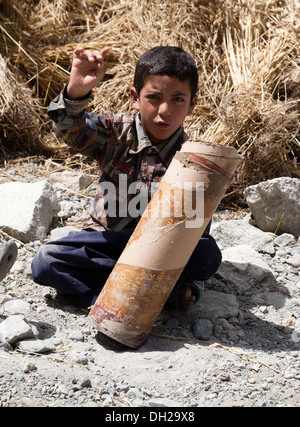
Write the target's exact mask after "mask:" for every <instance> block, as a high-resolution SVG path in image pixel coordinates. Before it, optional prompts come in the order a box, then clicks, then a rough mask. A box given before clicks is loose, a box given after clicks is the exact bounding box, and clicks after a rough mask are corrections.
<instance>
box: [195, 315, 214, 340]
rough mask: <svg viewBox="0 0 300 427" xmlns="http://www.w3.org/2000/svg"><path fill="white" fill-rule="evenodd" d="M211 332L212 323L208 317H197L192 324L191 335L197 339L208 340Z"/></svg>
mask: <svg viewBox="0 0 300 427" xmlns="http://www.w3.org/2000/svg"><path fill="white" fill-rule="evenodd" d="M212 334H213V324H212V322H211V321H210V320H209V319H199V320H197V321H196V322H195V324H194V326H193V335H194V337H195V338H197V339H199V340H208V339H209V337H210V336H211V335H212Z"/></svg>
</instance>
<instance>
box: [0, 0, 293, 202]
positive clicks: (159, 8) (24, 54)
mask: <svg viewBox="0 0 300 427" xmlns="http://www.w3.org/2000/svg"><path fill="white" fill-rule="evenodd" d="M299 22H300V2H299V0H268V1H265V0H250V1H245V0H222V1H215V0H180V1H179V0H178V1H176V0H175V1H174V0H165V1H158V0H151V1H150V0H139V1H137V0H119V1H116V0H110V1H109V2H108V1H107V0H90V1H88V0H81V1H79V0H48V1H47V0H34V1H33V0H23V2H21V3H20V2H17V1H16V0H2V4H1V5H0V54H1V55H2V58H3V60H2V61H1V64H2V63H3V61H4V62H5V63H7V68H6V73H5V74H4V75H5V78H4V77H3V73H2V74H1V72H0V77H1V76H2V79H0V80H1V82H0V90H1V96H0V110H1V112H2V118H1V121H0V138H1V141H0V150H1V151H2V153H3V155H4V154H5V153H6V152H7V151H8V150H12V149H13V146H17V147H18V148H20V147H21V148H23V149H24V151H26V152H32V153H36V152H37V150H42V151H45V150H46V149H49V151H50V152H51V150H52V148H51V147H52V146H53V145H55V147H56V149H57V144H58V141H57V140H56V139H55V137H54V135H53V134H52V132H51V125H50V122H49V120H48V118H47V116H46V107H47V105H48V104H49V102H50V100H51V99H53V98H54V97H55V96H56V95H57V94H58V93H59V91H60V90H61V89H62V88H63V86H64V85H65V84H66V83H67V81H68V77H69V71H70V65H71V62H70V58H71V57H72V51H73V49H74V47H75V46H76V45H77V44H81V45H83V46H84V47H85V48H91V49H94V48H97V49H98V48H101V47H104V46H109V47H110V53H109V55H108V57H107V64H106V65H107V70H108V71H107V75H106V78H105V80H104V81H103V82H102V84H101V86H100V87H99V88H97V89H96V90H95V91H94V97H93V99H92V100H91V104H90V109H93V110H96V111H98V112H103V111H104V110H111V111H114V112H117V111H118V112H119V111H127V112H130V111H131V105H130V102H129V98H128V93H129V89H130V87H131V85H132V80H133V72H134V67H135V64H136V61H137V59H138V58H139V57H140V55H141V54H142V53H143V52H145V51H146V50H147V49H149V48H151V47H153V46H156V45H166V44H168V45H177V46H182V47H183V48H185V49H186V50H187V51H189V52H190V53H191V55H192V56H193V57H194V58H195V60H196V62H197V65H198V69H199V75H200V83H199V104H198V106H197V108H196V110H195V114H194V115H193V117H191V118H189V119H188V120H187V121H186V129H187V131H188V133H189V134H190V135H191V136H192V137H193V138H200V137H201V138H204V139H207V140H209V141H213V142H218V143H220V144H226V145H231V146H234V147H236V148H237V149H238V151H239V152H240V153H241V154H242V155H243V157H244V161H243V163H242V164H241V166H240V168H239V170H238V172H237V174H236V178H235V181H234V183H233V188H231V189H230V194H233V195H234V196H233V197H231V198H230V197H229V198H227V200H229V199H231V200H233V201H234V202H235V201H237V203H238V200H239V199H238V198H239V197H240V195H241V190H242V189H243V188H244V187H245V186H246V185H249V184H253V183H256V182H259V181H261V180H264V179H269V178H272V177H275V176H281V175H285V176H298V177H299V168H298V166H299V164H298V157H299V152H300V143H299V104H300V102H299V98H300V89H299V83H300V61H299V62H297V58H299V57H300V49H299V44H300V42H299V40H300V37H299V28H300V27H299ZM12 141H13V143H12ZM63 150H64V151H65V147H64V149H63ZM56 153H57V151H56Z"/></svg>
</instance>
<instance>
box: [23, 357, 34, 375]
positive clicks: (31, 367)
mask: <svg viewBox="0 0 300 427" xmlns="http://www.w3.org/2000/svg"><path fill="white" fill-rule="evenodd" d="M36 369H37V367H36V364H35V361H34V360H27V361H26V362H25V365H24V367H23V372H24V373H25V374H28V372H31V371H35V370H36Z"/></svg>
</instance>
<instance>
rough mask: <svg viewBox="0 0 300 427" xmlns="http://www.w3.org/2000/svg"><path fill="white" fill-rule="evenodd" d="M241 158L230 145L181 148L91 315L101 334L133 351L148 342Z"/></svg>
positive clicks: (192, 143)
mask: <svg viewBox="0 0 300 427" xmlns="http://www.w3.org/2000/svg"><path fill="white" fill-rule="evenodd" d="M239 160H240V158H239V156H238V154H237V151H236V150H235V149H234V148H231V147H226V146H220V145H213V144H209V143H205V142H201V141H188V142H186V143H184V144H183V145H182V149H181V150H180V151H178V152H177V153H176V155H175V156H174V158H173V160H172V162H171V163H170V166H169V168H168V170H167V172H166V173H165V175H164V177H163V179H162V181H161V183H160V185H159V187H158V190H157V191H156V193H155V194H154V196H153V198H152V200H151V201H150V203H149V204H148V206H147V208H146V210H145V212H144V214H143V215H142V217H141V219H140V221H139V223H138V225H137V227H136V229H135V231H134V232H133V234H132V236H131V238H130V239H129V241H128V243H127V245H126V247H125V249H124V251H123V253H122V254H121V256H120V258H119V260H118V262H117V263H116V265H115V267H114V269H113V271H112V273H111V274H110V276H109V278H108V280H107V282H106V284H105V286H104V287H103V289H102V291H101V293H100V295H99V297H98V299H97V301H96V303H95V305H94V306H93V307H92V309H91V311H90V314H89V320H90V321H91V323H92V324H93V325H94V326H96V328H97V329H98V330H99V331H101V332H102V333H104V334H106V335H108V336H110V337H111V338H113V339H115V340H116V341H119V342H121V343H123V344H125V345H127V346H129V347H133V348H137V347H139V346H140V345H141V344H142V343H143V342H144V341H145V339H146V338H147V336H148V334H149V332H150V331H151V328H152V326H153V323H154V322H155V320H156V318H157V317H158V315H159V313H160V311H161V310H162V308H163V306H164V304H165V303H166V301H167V299H168V297H169V295H170V293H171V291H172V289H173V287H174V285H175V283H176V282H177V280H178V278H179V276H180V274H181V272H182V271H183V269H184V267H185V265H186V264H187V262H188V260H189V258H190V256H191V255H192V253H193V251H194V249H195V247H196V245H197V244H198V241H199V240H200V238H201V236H202V234H203V232H204V230H205V228H206V227H207V225H208V223H209V221H210V220H211V218H212V216H213V214H214V212H215V210H216V208H217V206H218V204H219V202H220V200H221V198H222V196H223V195H224V193H225V191H226V189H227V188H228V185H229V183H230V180H231V177H232V175H233V173H234V171H235V169H236V167H237V165H238V162H239Z"/></svg>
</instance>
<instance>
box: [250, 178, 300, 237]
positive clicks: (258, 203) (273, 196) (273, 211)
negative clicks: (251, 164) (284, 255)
mask: <svg viewBox="0 0 300 427" xmlns="http://www.w3.org/2000/svg"><path fill="white" fill-rule="evenodd" d="M299 195H300V179H298V178H289V177H280V178H274V179H270V180H268V181H264V182H260V183H259V184H257V185H251V186H249V187H247V188H246V189H245V190H244V196H245V198H246V201H247V204H248V206H249V208H250V211H251V214H252V216H253V218H254V220H255V222H256V224H257V226H258V227H259V228H260V229H261V230H263V231H270V232H272V233H274V232H275V230H276V229H277V226H278V224H279V222H280V220H281V216H282V214H284V216H283V218H282V221H281V223H280V226H279V228H278V233H279V234H281V233H290V234H293V235H294V236H299V235H300V221H299V212H300V197H299Z"/></svg>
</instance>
